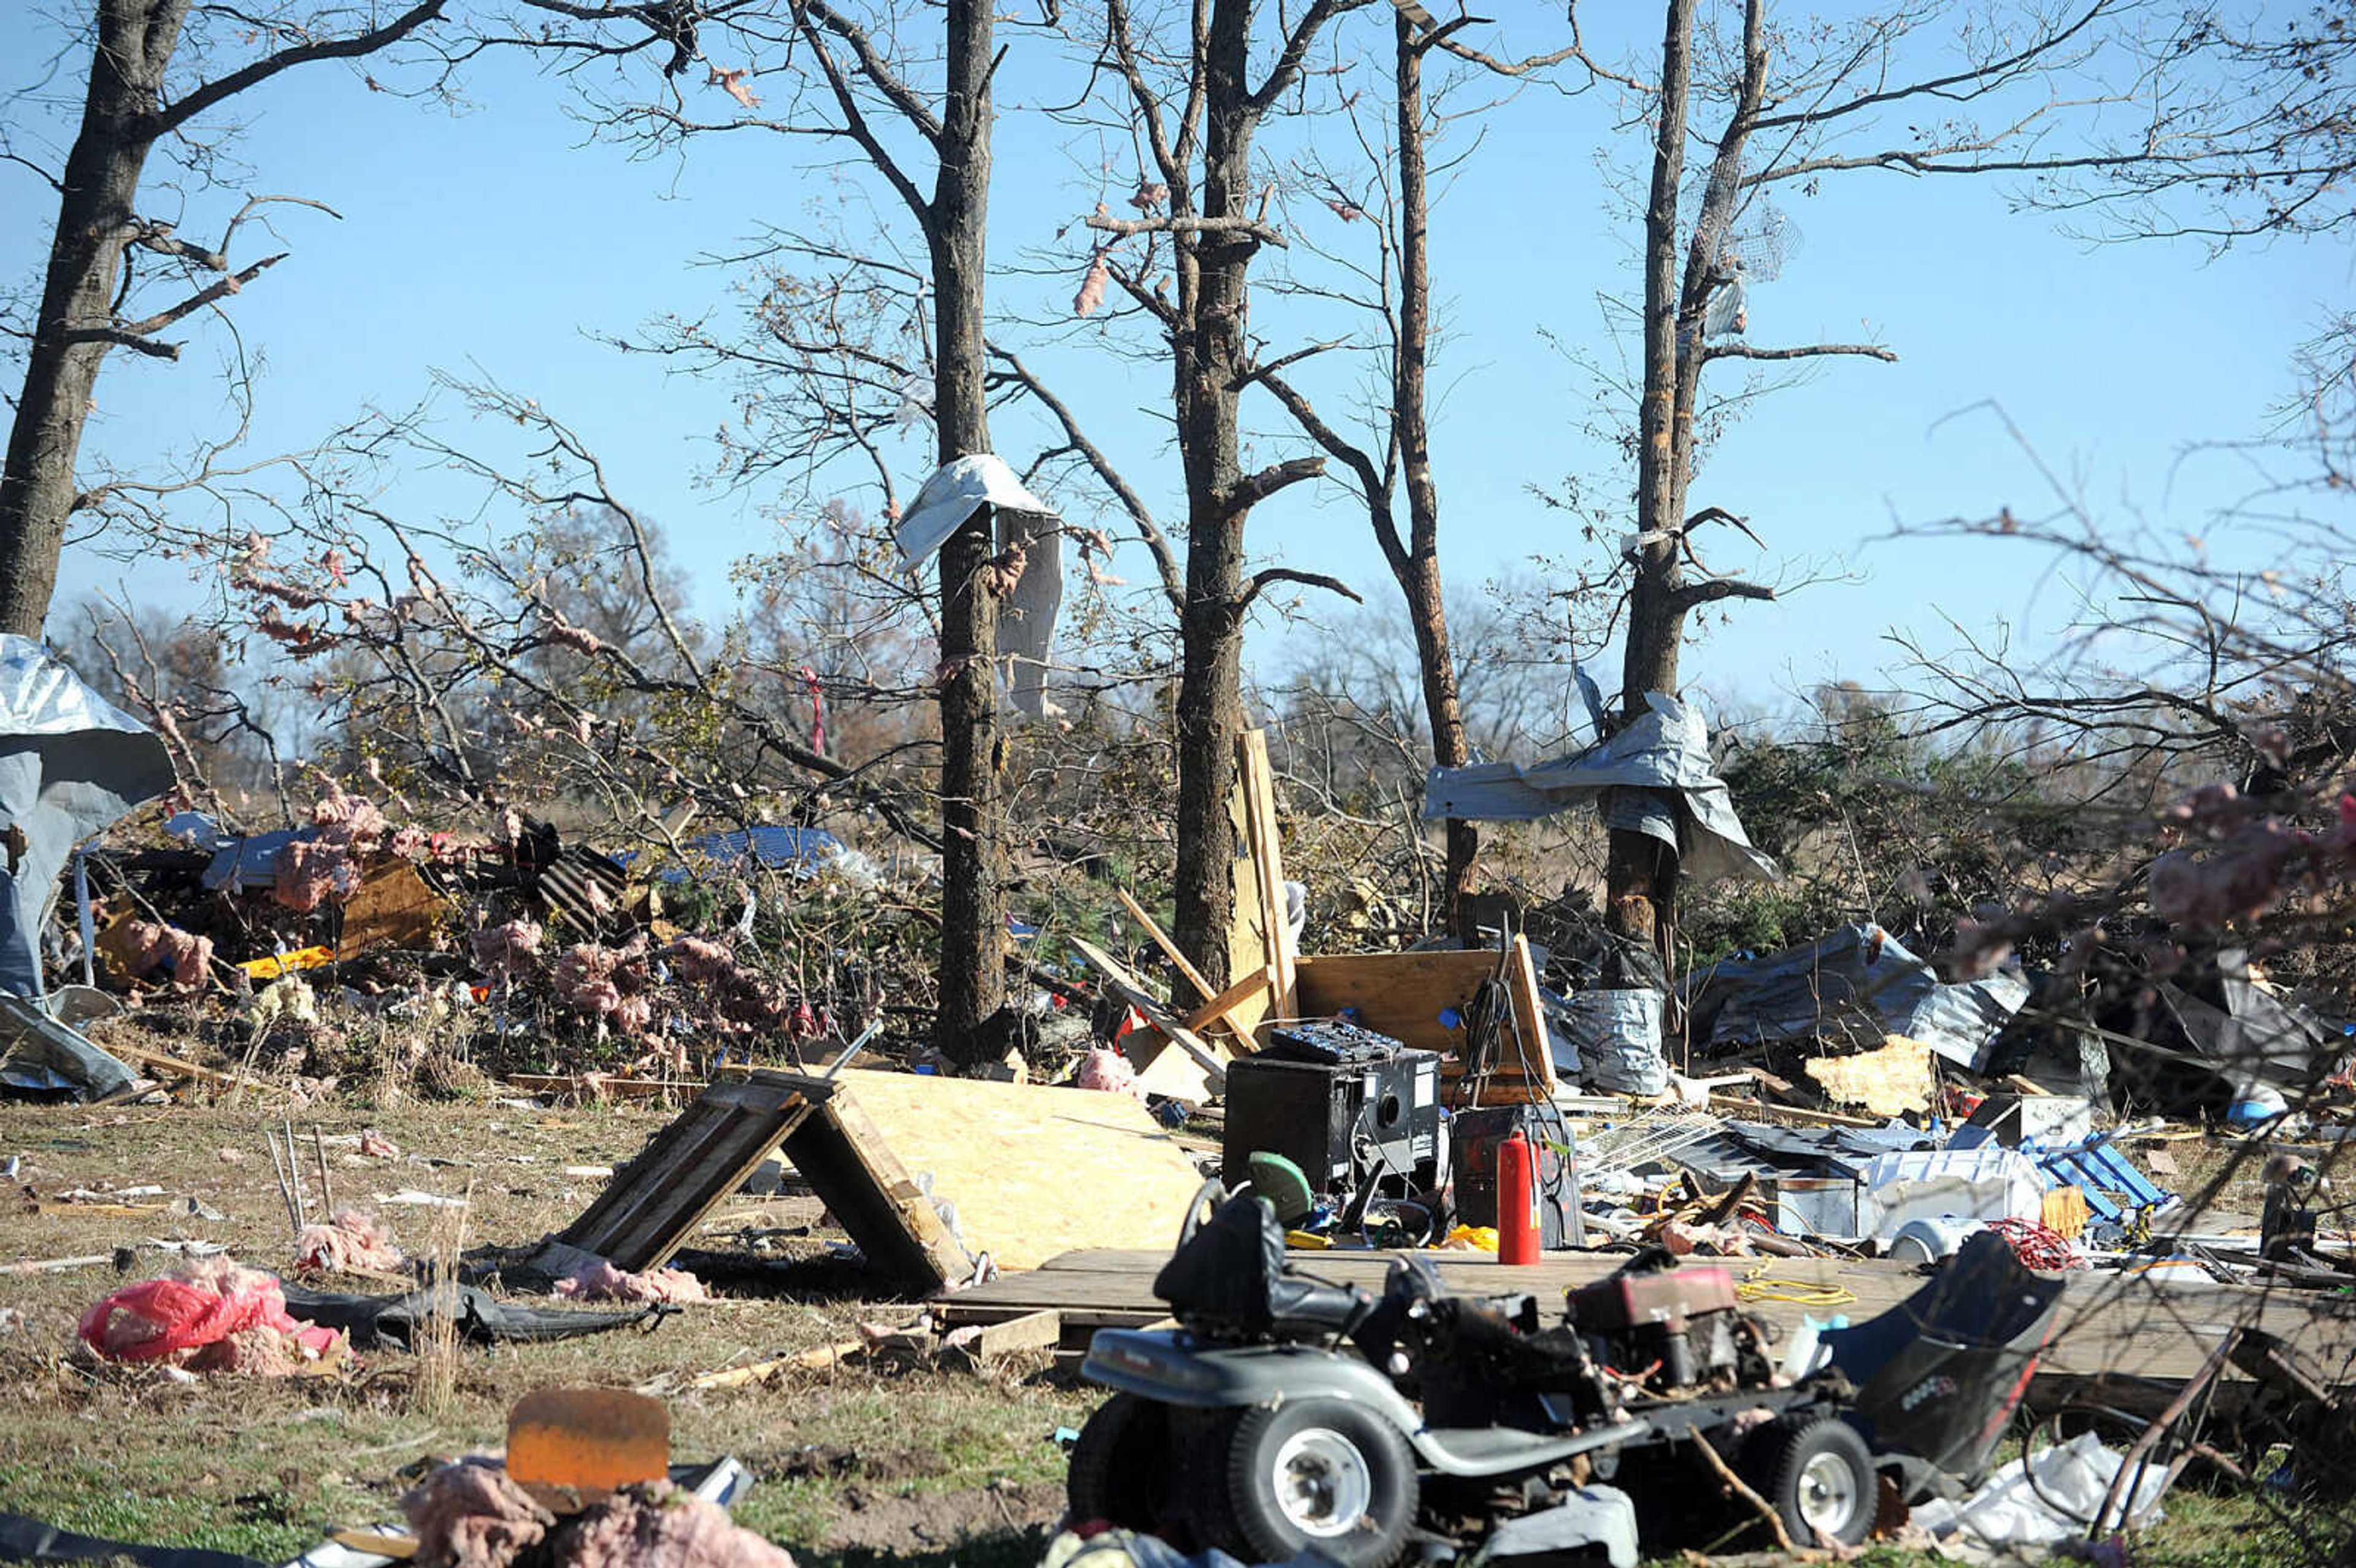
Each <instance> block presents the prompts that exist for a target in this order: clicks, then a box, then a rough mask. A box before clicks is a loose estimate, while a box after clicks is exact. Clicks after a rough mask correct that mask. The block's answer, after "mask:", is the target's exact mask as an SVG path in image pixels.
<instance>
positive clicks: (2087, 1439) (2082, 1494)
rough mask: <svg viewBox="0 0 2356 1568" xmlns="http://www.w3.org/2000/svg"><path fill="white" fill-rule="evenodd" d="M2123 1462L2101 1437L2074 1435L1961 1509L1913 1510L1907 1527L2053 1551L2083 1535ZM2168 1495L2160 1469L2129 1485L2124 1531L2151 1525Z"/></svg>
mask: <svg viewBox="0 0 2356 1568" xmlns="http://www.w3.org/2000/svg"><path fill="white" fill-rule="evenodd" d="M2125 1463H2126V1456H2124V1455H2121V1454H2119V1453H2118V1452H2116V1451H2115V1450H2114V1449H2112V1448H2109V1447H2107V1446H2105V1445H2104V1442H2103V1440H2102V1439H2101V1438H2100V1437H2097V1436H2096V1435H2094V1434H2093V1433H2092V1432H2081V1433H2080V1434H2078V1435H2076V1436H2075V1437H2072V1438H2071V1439H2070V1440H2069V1441H2068V1442H2066V1443H2057V1444H2055V1445H2052V1446H2051V1447H2050V1448H2042V1449H2040V1450H2039V1451H2038V1452H2037V1453H2036V1454H2035V1455H2034V1456H2023V1457H2022V1458H2019V1459H2017V1460H2015V1461H2013V1462H2012V1463H2011V1464H2008V1465H2007V1466H2005V1467H2003V1468H2002V1469H2000V1470H1998V1471H1997V1473H1996V1474H1995V1475H1993V1476H1990V1477H1988V1478H1987V1481H1986V1482H1985V1483H1984V1484H1983V1485H1982V1486H1981V1487H1980V1488H1979V1489H1978V1490H1977V1491H1976V1492H1974V1493H1973V1494H1972V1495H1971V1496H1970V1497H1967V1498H1965V1499H1963V1501H1961V1502H1951V1501H1949V1500H1947V1499H1944V1498H1933V1499H1931V1500H1930V1501H1928V1502H1924V1503H1920V1504H1917V1505H1916V1507H1915V1509H1914V1522H1915V1523H1916V1524H1918V1525H1920V1526H1922V1528H1923V1529H1924V1530H1927V1531H1930V1532H1931V1533H1932V1534H1933V1535H1934V1536H1936V1537H1937V1538H1938V1539H1939V1540H1941V1541H1950V1540H1953V1539H1954V1538H1955V1537H1957V1536H1959V1535H1960V1536H1964V1537H1965V1538H1966V1539H1967V1541H1981V1542H1984V1543H1985V1544H1987V1545H1989V1546H2054V1545H2058V1544H2060V1543H2061V1542H2062V1541H2070V1540H2073V1539H2076V1538H2078V1537H2081V1536H2083V1535H2084V1534H2085V1533H2086V1529H2087V1527H2088V1526H2089V1525H2091V1524H2092V1523H2093V1522H2094V1510H2095V1509H2099V1508H2101V1507H2102V1506H2103V1499H2104V1497H2105V1496H2106V1495H2108V1493H2109V1491H2110V1488H2111V1482H2112V1480H2113V1479H2114V1478H2115V1477H2116V1476H2117V1475H2118V1473H2119V1467H2120V1466H2121V1465H2123V1464H2125ZM2167 1488H2168V1467H2166V1466H2164V1465H2155V1466H2153V1467H2150V1468H2149V1469H2147V1470H2146V1471H2145V1472H2144V1473H2143V1474H2142V1475H2141V1476H2138V1477H2136V1478H2135V1483H2134V1485H2133V1486H2132V1487H2131V1488H2129V1489H2128V1493H2127V1497H2126V1520H2125V1526H2126V1528H2127V1529H2130V1530H2140V1529H2142V1528H2143V1527H2144V1526H2146V1525H2149V1524H2155V1523H2157V1522H2158V1520H2159V1517H2160V1511H2159V1496H2160V1493H2161V1492H2163V1491H2165V1490H2166V1489H2167Z"/></svg>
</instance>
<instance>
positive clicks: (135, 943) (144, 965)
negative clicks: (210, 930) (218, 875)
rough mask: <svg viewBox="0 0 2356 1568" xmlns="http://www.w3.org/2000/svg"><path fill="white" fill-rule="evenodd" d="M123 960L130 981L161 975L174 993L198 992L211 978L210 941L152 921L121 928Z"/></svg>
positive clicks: (211, 952) (204, 937) (142, 921)
mask: <svg viewBox="0 0 2356 1568" xmlns="http://www.w3.org/2000/svg"><path fill="white" fill-rule="evenodd" d="M123 936H124V938H125V939H126V940H125V944H124V946H123V961H124V963H125V964H126V965H127V966H128V967H129V968H130V970H131V977H132V978H133V979H134V980H145V979H147V978H148V977H150V976H154V975H156V974H159V973H164V974H168V975H169V976H171V980H172V987H173V989H175V990H178V991H201V990H203V989H204V988H205V986H206V985H207V983H208V982H209V980H210V979H211V976H212V964H213V939H212V938H211V937H209V936H191V935H189V934H188V933H187V932H185V931H182V930H181V929H180V928H179V927H178V926H177V925H165V924H161V923H157V922H155V921H152V920H134V921H130V922H127V923H125V924H124V925H123Z"/></svg>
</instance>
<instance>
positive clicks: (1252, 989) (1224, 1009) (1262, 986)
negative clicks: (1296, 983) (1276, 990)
mask: <svg viewBox="0 0 2356 1568" xmlns="http://www.w3.org/2000/svg"><path fill="white" fill-rule="evenodd" d="M1275 978H1276V971H1275V970H1273V969H1270V968H1268V967H1266V966H1262V967H1261V969H1260V970H1259V972H1258V974H1254V975H1247V976H1244V977H1243V978H1242V979H1240V980H1238V981H1237V982H1236V983H1235V984H1234V985H1232V986H1229V987H1227V988H1226V990H1224V991H1221V992H1220V993H1219V994H1218V995H1217V996H1215V997H1212V998H1211V999H1210V1000H1209V1001H1207V1002H1205V1003H1204V1004H1203V1005H1202V1006H1201V1007H1199V1008H1195V1009H1194V1011H1193V1012H1191V1013H1188V1014H1187V1015H1186V1020H1185V1021H1186V1027H1187V1028H1188V1029H1193V1030H1194V1032H1195V1033H1197V1034H1200V1033H1202V1032H1203V1031H1204V1030H1205V1029H1210V1028H1212V1027H1213V1026H1214V1025H1215V1026H1218V1027H1220V1028H1222V1029H1226V1030H1227V1031H1228V1032H1230V1033H1234V1032H1236V1031H1235V1026H1234V1025H1233V1024H1231V1023H1229V1022H1228V1015H1230V1014H1232V1013H1234V1012H1235V1011H1237V1009H1238V1008H1241V1007H1243V1005H1244V1004H1245V1003H1247V1002H1248V1001H1251V1000H1253V999H1254V998H1255V997H1262V996H1263V995H1265V994H1266V993H1267V992H1268V990H1269V985H1270V983H1271V982H1272V981H1274V980H1275ZM1239 1043H1241V1044H1242V1046H1243V1047H1244V1049H1245V1050H1247V1051H1248V1050H1250V1049H1251V1046H1252V1039H1251V1035H1250V1034H1249V1033H1248V1032H1245V1033H1243V1034H1242V1036H1241V1039H1240V1041H1239Z"/></svg>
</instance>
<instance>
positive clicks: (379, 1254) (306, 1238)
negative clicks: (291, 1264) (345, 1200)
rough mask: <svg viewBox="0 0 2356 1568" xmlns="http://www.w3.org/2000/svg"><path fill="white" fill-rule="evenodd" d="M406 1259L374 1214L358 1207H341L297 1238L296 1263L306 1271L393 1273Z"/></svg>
mask: <svg viewBox="0 0 2356 1568" xmlns="http://www.w3.org/2000/svg"><path fill="white" fill-rule="evenodd" d="M404 1261H405V1260H404V1259H403V1258H402V1255H401V1253H400V1252H399V1250H398V1249H396V1248H395V1247H394V1246H393V1244H392V1238H391V1236H390V1235H388V1234H387V1233H386V1232H384V1231H383V1229H382V1228H381V1227H380V1226H379V1225H378V1224H377V1222H376V1220H375V1217H374V1216H372V1215H369V1214H367V1213H364V1212H362V1211H359V1210H358V1209H339V1210H337V1211H336V1213H335V1215H334V1217H333V1218H332V1219H330V1220H329V1221H327V1223H326V1224H324V1225H306V1226H305V1227H304V1228H303V1231H302V1233H301V1234H299V1235H297V1236H296V1237H295V1268H297V1269H298V1270H301V1271H302V1272H304V1273H306V1274H354V1273H359V1274H391V1273H393V1272H394V1271H396V1270H398V1269H399V1268H400V1267H401V1266H402V1263H403V1262H404Z"/></svg>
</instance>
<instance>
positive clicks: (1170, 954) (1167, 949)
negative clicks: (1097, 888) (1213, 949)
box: [1113, 888, 1218, 1001]
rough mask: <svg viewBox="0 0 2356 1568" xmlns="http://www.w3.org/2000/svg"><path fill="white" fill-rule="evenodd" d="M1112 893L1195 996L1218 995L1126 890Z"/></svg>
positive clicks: (1116, 890)
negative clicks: (1192, 989)
mask: <svg viewBox="0 0 2356 1568" xmlns="http://www.w3.org/2000/svg"><path fill="white" fill-rule="evenodd" d="M1113 892H1114V893H1115V894H1116V895H1118V896H1119V899H1120V907H1121V908H1123V909H1125V910H1127V911H1128V912H1129V918H1130V919H1131V920H1133V921H1135V922H1137V923H1138V926H1139V928H1140V929H1141V930H1142V931H1143V932H1144V933H1145V934H1146V935H1147V936H1149V937H1151V938H1152V939H1153V945H1154V946H1156V947H1159V948H1160V949H1162V956H1163V957H1164V958H1167V959H1168V960H1170V966H1171V967H1172V968H1173V969H1175V970H1177V971H1178V973H1179V975H1180V976H1182V977H1183V979H1184V980H1185V982H1186V984H1188V985H1190V986H1192V987H1194V995H1195V996H1197V997H1202V998H1203V999H1204V1000H1205V1001H1208V1000H1209V999H1210V998H1211V997H1214V996H1216V995H1217V994H1218V987H1216V986H1214V985H1212V984H1211V982H1210V981H1209V980H1207V979H1205V978H1204V976H1203V972H1202V971H1201V970H1200V969H1197V968H1195V967H1194V962H1193V961H1192V960H1191V959H1189V958H1188V957H1187V956H1186V955H1184V954H1183V953H1181V952H1180V951H1178V944H1176V943H1174V942H1173V941H1171V940H1170V937H1169V934H1168V933H1166V932H1164V931H1163V930H1162V927H1161V926H1160V925H1159V924H1157V923H1155V921H1154V919H1153V917H1152V916H1151V915H1150V914H1148V913H1146V912H1145V907H1144V906H1143V905H1142V904H1141V903H1139V902H1138V901H1136V900H1135V899H1133V898H1131V897H1130V896H1129V890H1128V889H1127V888H1115V889H1114V890H1113Z"/></svg>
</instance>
